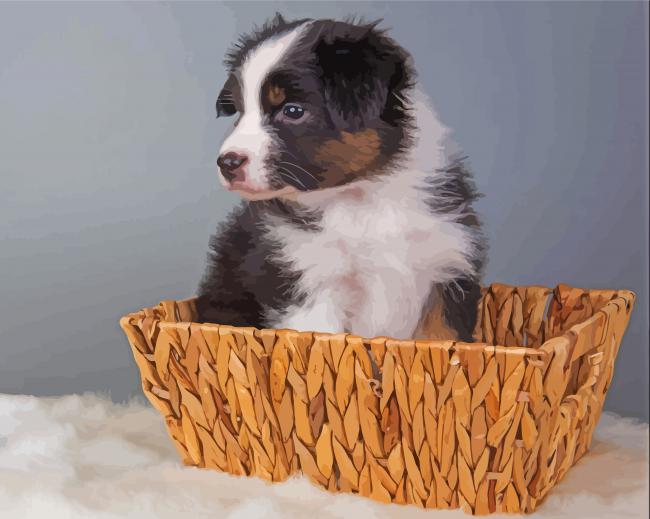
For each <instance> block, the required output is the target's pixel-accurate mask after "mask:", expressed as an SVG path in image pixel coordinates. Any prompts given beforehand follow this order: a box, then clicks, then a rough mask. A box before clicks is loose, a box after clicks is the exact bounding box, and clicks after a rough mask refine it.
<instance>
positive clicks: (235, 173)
mask: <svg viewBox="0 0 650 519" xmlns="http://www.w3.org/2000/svg"><path fill="white" fill-rule="evenodd" d="M247 161H248V157H247V156H246V155H240V154H239V153H235V152H232V151H229V152H228V153H224V154H223V155H220V156H219V158H218V159H217V165H218V166H219V169H220V170H221V174H222V175H223V177H224V178H225V179H226V180H227V181H228V182H232V181H233V180H235V179H239V180H243V179H244V171H243V170H242V166H243V165H244V164H245V163H246V162H247Z"/></svg>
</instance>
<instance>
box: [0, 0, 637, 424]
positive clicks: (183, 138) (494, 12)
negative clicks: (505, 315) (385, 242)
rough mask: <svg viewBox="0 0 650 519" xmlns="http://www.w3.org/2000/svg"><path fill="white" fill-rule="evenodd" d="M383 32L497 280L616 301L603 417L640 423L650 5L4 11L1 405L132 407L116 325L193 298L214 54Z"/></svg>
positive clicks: (216, 75)
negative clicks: (275, 23) (609, 292)
mask: <svg viewBox="0 0 650 519" xmlns="http://www.w3.org/2000/svg"><path fill="white" fill-rule="evenodd" d="M276 8H277V9H279V10H281V11H282V12H284V13H285V14H286V15H287V16H288V17H297V16H323V15H327V16H342V15H345V14H349V13H358V14H364V15H366V16H367V17H368V18H379V17H383V18H384V19H385V20H386V21H385V25H387V26H390V27H392V28H393V32H392V34H393V35H394V36H395V38H397V39H398V40H399V41H400V42H401V43H403V45H404V46H405V47H407V48H408V49H410V50H411V51H412V52H413V54H414V56H415V60H416V64H417V65H418V66H419V70H420V74H421V79H422V82H423V83H424V85H425V86H426V88H427V89H428V91H429V92H430V93H431V95H432V97H433V99H434V102H435V103H436V105H437V107H438V109H439V112H440V115H441V117H442V119H443V121H445V122H446V123H447V124H448V125H450V126H451V127H452V128H454V129H455V130H456V138H457V140H458V141H459V142H460V143H461V144H462V145H463V146H464V148H465V150H466V151H467V153H468V154H469V156H470V158H471V162H472V165H473V168H474V170H475V171H476V176H477V181H478V184H479V187H480V188H481V190H482V191H483V192H484V193H485V194H486V196H485V198H484V199H483V200H482V201H481V203H480V205H479V209H480V210H481V212H482V214H483V216H484V219H485V223H486V226H487V230H488V233H489V238H490V241H491V260H490V264H489V268H488V272H487V279H488V281H504V282H510V283H515V284H525V283H535V284H537V283H539V284H547V285H554V284H556V283H557V282H566V283H571V284H575V285H578V286H586V287H613V288H619V287H625V288H630V289H633V290H635V291H636V292H637V294H638V296H639V298H638V305H637V308H636V310H635V313H634V315H633V318H632V322H631V324H630V328H629V331H628V333H627V335H626V337H625V340H624V343H623V346H622V349H621V352H620V357H619V360H618V365H617V372H616V376H615V379H614V385H613V386H612V388H611V391H610V394H609V397H608V400H607V407H608V408H609V409H610V410H614V411H618V412H620V413H623V414H628V415H636V416H641V417H643V418H645V419H647V417H648V412H647V394H648V391H647V385H648V320H647V316H648V256H647V251H648V220H647V210H648V169H647V139H648V128H647V125H646V116H647V113H648V103H647V98H646V93H647V88H648V84H647V68H646V63H647V58H648V56H647V51H646V42H647V35H648V27H647V19H648V13H647V4H643V3H640V2H622V3H612V4H607V3H602V2H601V3H567V2H563V3H560V2H553V3H540V2H522V3H511V2H504V3H490V2H480V3H453V4H451V3H416V4H410V3H393V4H379V3H372V4H371V3H361V4H352V3H348V4H341V3H339V4H320V3H311V2H310V3H287V4H277V3H273V4H272V3H263V4H251V3H239V4H236V5H235V4H217V3H210V4H208V3H197V4H193V3H176V4H149V3H137V4H119V3H103V4H92V3H76V4H22V5H21V4H17V3H16V4H7V3H3V4H0V179H1V183H0V294H2V295H1V296H0V297H1V299H0V304H1V305H2V308H1V310H0V391H4V392H27V393H36V394H56V393H64V392H72V391H83V390H106V391H110V393H111V395H112V396H113V398H115V399H118V400H119V399H123V398H126V397H128V396H129V395H130V394H132V393H134V392H138V391H139V381H138V375H137V372H136V370H135V368H134V364H133V362H132V358H131V356H130V352H129V350H128V346H127V343H126V340H125V338H124V337H123V336H122V334H121V331H120V330H119V328H118V325H117V320H118V318H119V316H120V315H122V314H124V313H125V312H128V311H131V310H135V309H139V308H141V307H143V306H147V305H151V304H153V303H156V302H158V301H159V300H160V299H164V298H182V297H185V296H188V295H190V294H192V293H193V291H194V289H195V287H196V283H197V281H198V279H199V277H200V275H201V272H202V267H203V259H204V255H205V251H206V243H207V239H208V235H209V233H210V232H211V231H212V230H213V228H214V226H215V224H216V223H217V222H218V221H219V220H221V219H222V218H223V217H224V215H225V214H226V213H227V212H228V210H229V209H230V208H231V207H232V206H233V204H234V203H235V201H236V199H235V198H234V196H232V195H229V194H227V193H225V192H224V191H222V190H221V189H220V188H219V187H218V185H217V180H216V176H215V168H214V161H215V153H216V150H217V146H218V142H219V140H220V138H221V135H222V133H223V132H224V130H225V128H226V126H227V124H228V123H227V122H225V121H216V120H215V118H214V109H213V106H214V99H215V94H216V92H217V90H218V88H219V87H220V85H221V83H222V82H223V81H224V74H223V69H222V67H221V65H220V62H221V58H222V54H223V52H224V50H225V48H226V46H227V45H228V44H229V43H230V42H231V41H232V40H233V38H234V36H235V35H236V34H237V33H239V32H240V31H244V30H247V29H249V28H250V26H251V24H252V23H253V22H260V21H262V20H263V19H264V18H266V17H267V16H268V15H270V14H271V13H272V11H273V10H274V9H276Z"/></svg>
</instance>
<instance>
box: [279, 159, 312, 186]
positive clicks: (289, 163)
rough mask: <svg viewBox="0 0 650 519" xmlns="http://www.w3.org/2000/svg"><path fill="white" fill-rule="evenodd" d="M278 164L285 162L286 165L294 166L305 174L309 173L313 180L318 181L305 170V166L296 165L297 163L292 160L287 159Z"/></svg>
mask: <svg viewBox="0 0 650 519" xmlns="http://www.w3.org/2000/svg"><path fill="white" fill-rule="evenodd" d="M280 164H287V165H288V166H293V167H294V168H298V169H299V170H301V171H303V172H304V173H305V174H307V175H309V176H310V177H311V178H312V179H314V181H316V182H318V179H317V178H316V177H315V176H314V175H313V174H311V173H310V172H309V171H307V170H306V169H305V168H303V167H301V166H298V164H294V163H293V162H287V161H282V162H280Z"/></svg>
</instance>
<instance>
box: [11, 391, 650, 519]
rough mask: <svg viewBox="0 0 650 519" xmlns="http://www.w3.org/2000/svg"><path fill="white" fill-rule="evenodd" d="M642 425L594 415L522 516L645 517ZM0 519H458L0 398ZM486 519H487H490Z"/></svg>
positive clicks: (146, 415) (130, 410)
mask: <svg viewBox="0 0 650 519" xmlns="http://www.w3.org/2000/svg"><path fill="white" fill-rule="evenodd" d="M647 453H648V425H647V424H642V423H641V424H640V423H638V422H635V421H633V420H630V419H624V418H620V417H617V416H615V415H611V414H605V415H603V417H602V419H601V422H600V425H599V428H598V431H597V433H596V438H595V439H594V443H593V445H592V450H591V453H590V454H588V455H587V456H586V457H585V458H583V459H582V460H581V461H580V462H579V463H578V465H577V466H576V467H574V468H573V469H572V471H571V472H570V473H569V474H568V475H567V477H566V478H565V479H564V481H563V482H562V483H561V484H560V485H559V486H558V487H556V488H555V489H554V491H552V492H551V494H550V496H549V498H548V499H547V500H546V501H545V502H544V503H542V505H541V507H540V508H539V510H538V512H536V513H535V514H534V517H549V518H551V517H552V518H560V517H571V518H573V519H579V518H595V517H598V518H599V519H604V518H611V519H619V518H625V519H631V518H637V517H638V518H641V517H645V518H647V517H648V480H647V475H648V470H647V469H648V467H647V463H648V458H647ZM0 517H3V518H4V517H6V518H12V519H14V518H15V519H18V518H39V519H40V518H43V517H47V518H50V519H52V518H66V519H67V518H80V519H81V518H83V519H88V518H101V519H104V518H120V519H122V518H138V519H142V518H150V517H151V518H154V517H155V518H176V517H190V518H192V519H195V518H202V517H206V518H207V517H210V518H215V517H216V518H246V519H257V518H260V519H261V518H276V517H277V518H302V517H312V518H316V517H318V518H320V517H323V518H337V517H340V518H348V517H363V518H393V517H395V518H397V517H399V518H413V519H416V518H421V519H425V518H428V519H431V518H434V517H435V518H437V519H438V518H439V519H445V518H462V517H469V516H467V515H465V514H464V513H463V512H460V511H431V510H429V511H423V510H420V509H417V508H415V507H412V506H398V505H391V506H386V505H382V504H378V503H375V502H373V501H370V500H369V499H364V498H360V497H356V496H349V495H343V494H339V495H331V494H329V493H326V492H324V491H321V490H320V489H317V488H316V487H314V486H312V485H311V484H310V483H309V482H308V481H307V480H305V479H301V478H300V479H299V478H297V479H293V480H291V481H288V482H285V483H279V484H273V485H271V484H267V483H265V482H263V481H261V480H259V479H256V478H251V479H248V478H236V477H232V476H228V475H226V474H221V473H217V472H213V471H207V470H200V469H195V468H187V467H183V466H181V465H180V464H179V462H178V457H177V455H176V451H175V449H174V447H173V446H172V444H171V442H170V440H169V439H168V438H167V434H166V432H165V430H164V428H163V425H162V419H161V417H160V416H159V415H158V414H157V413H156V412H155V411H154V410H153V409H152V408H150V407H149V406H148V405H145V404H143V403H141V402H132V403H130V404H129V405H115V404H113V403H111V402H109V401H108V400H107V399H105V398H102V397H98V396H94V395H84V396H76V395H72V396H66V397H61V398H36V397H30V396H14V395H0ZM492 517H496V516H492Z"/></svg>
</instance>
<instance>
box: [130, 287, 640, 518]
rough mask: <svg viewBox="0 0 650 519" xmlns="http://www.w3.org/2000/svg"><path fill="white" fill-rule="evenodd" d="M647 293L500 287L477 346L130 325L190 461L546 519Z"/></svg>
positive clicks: (159, 315) (151, 384)
mask: <svg viewBox="0 0 650 519" xmlns="http://www.w3.org/2000/svg"><path fill="white" fill-rule="evenodd" d="M634 298H635V296H634V294H633V293H632V292H629V291H625V290H619V291H613V290H582V289H576V288H571V287H568V286H566V285H560V286H558V287H557V288H556V289H555V290H551V289H548V288H544V287H538V286H531V287H513V286H506V285H497V284H495V285H492V286H490V287H488V288H486V289H484V290H483V299H482V301H481V303H480V308H479V312H480V316H479V321H478V325H477V329H476V332H475V337H476V340H477V342H476V343H460V342H452V341H398V340H392V339H387V338H375V339H364V338H361V337H357V336H352V335H330V334H322V333H311V332H296V331H291V330H257V329H254V328H235V327H231V326H223V325H222V326H218V325H212V324H198V323H194V322H192V321H193V319H194V318H195V316H196V310H195V300H194V299H189V300H186V301H179V302H173V301H164V302H162V303H161V304H160V305H158V306H157V307H155V308H152V309H145V310H142V311H140V312H137V313H133V314H129V315H127V316H126V317H123V318H122V319H121V321H120V324H121V326H122V328H123V329H124V331H125V333H126V335H127V337H128V339H129V342H130V343H131V347H132V350H133V354H134V356H135V360H136V362H137V364H138V366H139V368H140V373H141V376H142V386H143V389H144V393H145V395H146V396H147V397H148V399H149V400H150V402H151V403H152V404H153V406H154V407H155V408H156V409H158V410H159V411H160V412H161V413H162V414H163V416H164V417H165V420H166V424H167V428H168V430H169V433H170V435H171V437H172V439H173V440H174V443H175V444H176V447H177V448H178V450H179V452H180V454H181V456H182V458H183V461H184V462H185V463H186V464H189V465H195V466H199V467H207V468H212V469H217V470H221V471H225V472H230V473H232V474H239V475H256V476H260V477H262V478H264V479H267V480H270V481H282V480H284V479H286V478H287V477H289V476H290V475H292V474H295V473H300V472H302V473H303V474H305V475H306V476H307V477H309V478H310V479H311V480H312V481H313V482H315V483H316V484H318V485H320V486H322V487H324V488H326V489H328V490H330V491H344V492H354V493H358V494H361V495H363V496H367V497H370V498H373V499H376V500H378V501H383V502H386V503H388V502H394V503H414V504H416V505H418V506H421V507H430V508H456V507H462V508H463V509H464V510H466V511H467V512H470V513H474V514H487V513H490V512H498V511H503V512H531V511H533V510H534V509H535V507H536V505H537V504H538V503H539V502H540V501H541V500H542V499H543V498H544V496H545V495H546V494H547V492H548V491H549V490H550V489H551V488H552V487H553V485H555V484H556V483H557V482H558V481H559V480H560V479H561V478H562V477H563V476H564V474H565V473H566V472H567V470H568V469H569V468H570V467H571V466H572V465H573V464H574V463H575V462H576V461H577V460H578V459H579V458H580V457H581V456H582V455H583V454H584V453H585V452H586V451H587V449H588V448H589V444H590V442H591V438H592V434H593V431H594V428H595V426H596V423H597V422H598V419H599V416H600V412H601V409H602V406H603V401H604V399H605V394H606V393H607V389H608V388H609V385H610V382H611V380H612V375H613V370H614V359H615V357H616V354H617V352H618V348H619V345H620V342H621V337H622V336H623V332H624V330H625V327H626V326H627V323H628V319H629V316H630V312H631V310H632V305H633V303H634Z"/></svg>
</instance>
